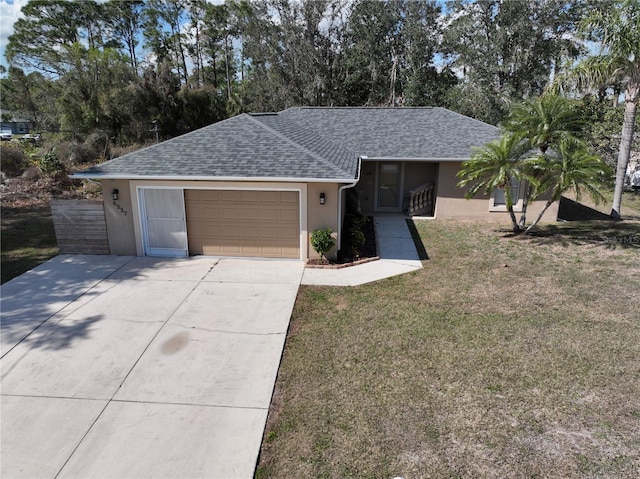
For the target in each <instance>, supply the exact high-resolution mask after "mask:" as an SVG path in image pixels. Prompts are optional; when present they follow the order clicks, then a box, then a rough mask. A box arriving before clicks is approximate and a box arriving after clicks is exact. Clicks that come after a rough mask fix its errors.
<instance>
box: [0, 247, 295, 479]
mask: <svg viewBox="0 0 640 479" xmlns="http://www.w3.org/2000/svg"><path fill="white" fill-rule="evenodd" d="M302 273H303V263H302V262H298V261H277V260H276V261H270V260H264V261H261V260H241V259H220V260H218V259H215V258H210V257H196V258H188V259H158V258H132V257H113V256H69V255H61V256H58V257H56V258H54V259H53V260H51V261H49V262H47V263H45V264H43V265H41V266H39V267H38V268H36V269H34V270H32V271H30V272H29V273H26V274H24V275H22V276H21V277H19V278H16V279H15V280H12V281H10V282H8V283H6V284H5V285H3V286H2V289H1V294H2V323H3V324H2V342H1V344H2V359H1V360H0V367H1V374H2V383H1V388H2V389H1V391H2V405H1V407H2V411H1V413H2V425H1V433H2V438H1V439H2V440H1V446H2V450H1V457H2V460H1V461H0V468H1V469H0V476H1V477H3V478H4V477H6V478H21V477H24V478H83V479H85V478H177V477H181V478H182V477H184V478H187V477H199V478H250V477H253V473H254V469H255V465H256V460H257V457H258V453H259V449H260V443H261V439H262V434H263V431H264V426H265V422H266V418H267V412H268V408H269V403H270V400H271V395H272V392H273V386H274V383H275V379H276V375H277V371H278V366H279V363H280V358H281V354H282V349H283V346H284V341H285V336H286V332H287V328H288V325H289V318H290V316H291V311H292V309H293V304H294V301H295V297H296V293H297V290H298V286H299V284H300V280H301V277H302Z"/></svg>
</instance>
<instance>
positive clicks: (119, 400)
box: [110, 399, 271, 411]
mask: <svg viewBox="0 0 640 479" xmlns="http://www.w3.org/2000/svg"><path fill="white" fill-rule="evenodd" d="M110 402H117V403H132V404H162V405H165V406H196V407H211V408H221V409H255V410H258V411H265V410H267V409H269V408H268V407H259V406H232V405H226V404H199V403H189V402H166V401H135V400H133V399H113V400H111V401H110ZM269 403H271V401H269Z"/></svg>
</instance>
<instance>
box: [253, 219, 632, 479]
mask: <svg viewBox="0 0 640 479" xmlns="http://www.w3.org/2000/svg"><path fill="white" fill-rule="evenodd" d="M416 227H417V233H418V234H419V236H420V238H421V239H422V242H423V244H424V247H425V249H426V252H427V254H428V257H429V258H430V259H429V260H428V261H425V262H424V266H425V267H424V269H422V270H421V271H418V272H415V273H410V274H407V275H403V276H399V277H395V278H390V279H388V280H384V281H380V282H377V283H374V284H370V285H364V286H360V287H356V288H330V287H302V288H301V289H300V292H299V295H298V299H297V302H296V306H295V309H294V312H293V317H292V321H291V326H290V331H289V335H288V338H287V343H286V347H285V352H284V356H283V361H282V365H281V368H280V372H279V377H278V381H277V384H276V389H275V393H274V399H273V402H272V405H271V410H270V414H269V420H268V424H267V430H266V432H265V439H264V441H263V445H262V451H261V457H260V461H259V465H258V469H257V473H256V476H257V477H259V478H267V477H279V478H290V477H313V478H345V477H357V478H392V477H396V476H401V477H404V478H407V479H409V478H427V477H428V478H463V477H465V478H466V477H468V478H476V477H496V478H502V477H550V478H554V477H557V478H584V477H622V478H625V477H629V478H635V477H637V476H638V471H640V394H638V391H640V361H639V358H640V324H639V322H640V315H639V314H638V303H637V302H638V291H640V224H639V223H637V222H636V223H633V222H622V223H609V222H605V223H602V222H600V223H598V222H594V223H568V224H554V225H550V226H545V227H542V228H541V229H540V230H539V231H538V233H536V234H535V235H533V236H531V237H518V238H510V237H509V235H508V232H507V230H506V228H505V231H504V232H503V231H499V230H497V229H496V228H494V227H492V226H488V225H484V224H483V225H479V224H470V223H467V224H463V223H457V222H446V221H430V222H417V223H416ZM618 238H636V240H637V242H636V240H630V241H618Z"/></svg>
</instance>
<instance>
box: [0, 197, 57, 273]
mask: <svg viewBox="0 0 640 479" xmlns="http://www.w3.org/2000/svg"><path fill="white" fill-rule="evenodd" d="M1 238H2V283H5V282H7V281H9V280H10V279H13V278H15V277H16V276H18V275H20V274H22V273H24V272H25V271H28V270H30V269H31V268H34V267H36V266H38V265H39V264H40V263H43V262H45V261H47V260H48V259H51V258H52V257H53V256H55V255H57V254H58V245H57V242H56V233H55V230H54V228H53V220H52V219H51V210H50V209H49V207H48V206H39V205H36V206H23V207H4V206H3V208H2V236H1Z"/></svg>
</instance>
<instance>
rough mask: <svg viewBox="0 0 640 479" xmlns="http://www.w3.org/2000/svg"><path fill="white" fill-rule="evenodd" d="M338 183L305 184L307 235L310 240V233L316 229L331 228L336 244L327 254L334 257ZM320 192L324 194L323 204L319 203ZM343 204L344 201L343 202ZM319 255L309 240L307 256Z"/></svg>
mask: <svg viewBox="0 0 640 479" xmlns="http://www.w3.org/2000/svg"><path fill="white" fill-rule="evenodd" d="M340 186H341V185H340V184H338V183H309V184H308V185H307V218H308V220H307V221H308V223H307V226H308V231H309V233H308V235H309V241H311V233H312V232H313V231H315V230H317V229H324V228H331V231H333V233H334V235H333V236H334V239H335V240H336V246H334V247H333V248H332V249H331V251H329V253H328V254H327V256H328V257H335V255H336V254H337V252H338V247H337V240H338V238H337V234H338V200H339V191H340ZM320 193H324V194H325V204H324V205H321V204H320ZM343 205H344V203H343ZM317 257H319V255H318V254H317V253H316V252H315V251H314V249H313V247H311V243H310V242H309V258H317Z"/></svg>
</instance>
